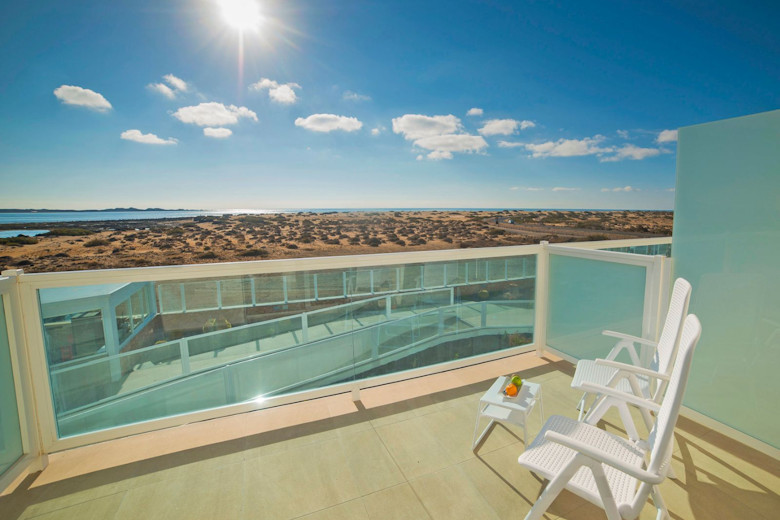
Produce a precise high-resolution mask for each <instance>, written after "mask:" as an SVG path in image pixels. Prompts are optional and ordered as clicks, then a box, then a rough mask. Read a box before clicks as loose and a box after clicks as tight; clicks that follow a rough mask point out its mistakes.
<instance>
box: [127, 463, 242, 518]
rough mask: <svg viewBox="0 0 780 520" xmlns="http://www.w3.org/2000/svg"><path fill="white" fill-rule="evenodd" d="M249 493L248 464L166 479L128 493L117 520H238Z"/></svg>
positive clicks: (238, 464)
mask: <svg viewBox="0 0 780 520" xmlns="http://www.w3.org/2000/svg"><path fill="white" fill-rule="evenodd" d="M244 492H245V487H244V463H243V462H240V463H237V464H232V465H230V466H222V467H220V468H216V469H213V470H212V471H207V472H200V471H195V472H193V473H192V474H190V475H187V476H186V477H181V478H176V479H171V480H162V481H160V482H155V483H152V484H148V485H145V486H141V487H136V488H133V489H131V490H129V491H127V492H126V495H125V498H124V500H123V501H122V505H121V506H120V507H119V510H118V511H117V513H116V516H115V517H114V518H115V520H135V519H138V518H143V519H144V520H154V519H161V520H178V519H182V520H196V519H204V520H206V519H213V518H238V517H239V515H240V513H241V505H242V502H243V496H244Z"/></svg>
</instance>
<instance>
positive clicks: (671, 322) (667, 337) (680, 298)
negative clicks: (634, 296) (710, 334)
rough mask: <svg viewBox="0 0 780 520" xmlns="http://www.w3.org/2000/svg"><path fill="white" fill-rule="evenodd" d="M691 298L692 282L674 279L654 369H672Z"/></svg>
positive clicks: (662, 371) (660, 370)
mask: <svg viewBox="0 0 780 520" xmlns="http://www.w3.org/2000/svg"><path fill="white" fill-rule="evenodd" d="M690 300H691V284H689V283H688V281H687V280H685V279H684V278H678V279H677V280H675V281H674V289H672V298H671V300H670V301H669V310H668V311H667V313H666V320H665V321H664V328H663V330H662V331H661V337H660V338H659V340H658V348H657V349H656V353H655V356H654V358H653V367H652V368H653V369H654V370H657V371H658V372H661V373H662V374H668V373H669V371H670V370H671V369H672V363H673V362H674V358H675V355H676V354H677V347H678V345H679V344H680V333H681V331H682V324H683V320H684V319H685V316H686V315H687V314H688V304H689V303H690Z"/></svg>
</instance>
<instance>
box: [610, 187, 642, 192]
mask: <svg viewBox="0 0 780 520" xmlns="http://www.w3.org/2000/svg"><path fill="white" fill-rule="evenodd" d="M601 191H604V192H607V191H624V192H630V191H641V190H640V189H639V188H634V187H633V186H623V187H622V188H620V187H618V188H601Z"/></svg>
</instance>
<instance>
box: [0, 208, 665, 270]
mask: <svg viewBox="0 0 780 520" xmlns="http://www.w3.org/2000/svg"><path fill="white" fill-rule="evenodd" d="M5 226H15V227H12V229H20V228H22V226H20V225H19V224H6V225H5ZM25 226H29V227H27V229H30V228H35V229H41V227H42V226H41V223H40V222H34V223H29V224H26V225H25ZM44 227H49V228H50V229H52V230H55V229H56V230H58V231H57V233H56V234H55V235H50V234H47V235H38V236H36V237H33V238H32V239H30V240H29V241H28V242H30V243H26V244H12V243H11V244H9V243H7V242H6V243H1V242H0V269H8V268H22V269H24V270H25V271H26V272H51V271H72V270H84V269H112V268H121V267H141V266H158V265H182V264H197V263H206V262H236V261H248V260H262V259H280V258H281V259H283V258H301V257H315V256H334V255H350V254H370V253H391V252H400V251H425V250H437V249H457V248H471V247H496V246H507V245H522V244H534V243H538V242H539V241H540V240H547V241H550V242H553V243H556V242H558V243H560V242H571V241H585V240H614V239H625V238H644V237H662V236H671V230H672V212H663V211H652V210H647V211H623V210H621V211H611V210H605V211H601V210H598V211H597V210H581V211H562V210H536V211H523V210H501V211H491V210H455V211H440V210H403V211H402V210H396V211H365V212H364V211H341V212H322V213H315V212H310V211H307V212H296V213H266V214H240V215H230V216H196V217H189V218H176V217H173V218H159V219H135V220H102V221H71V222H53V223H51V225H47V226H44ZM6 229H7V227H6ZM33 242H34V243H33Z"/></svg>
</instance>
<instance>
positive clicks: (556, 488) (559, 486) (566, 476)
mask: <svg viewBox="0 0 780 520" xmlns="http://www.w3.org/2000/svg"><path fill="white" fill-rule="evenodd" d="M579 459H580V457H574V458H573V459H572V460H571V461H570V462H569V463H568V464H567V465H566V466H565V467H564V468H563V470H561V472H560V473H558V474H557V475H556V476H555V477H553V479H552V480H550V481H549V482H548V483H547V487H545V488H544V491H542V494H541V495H539V498H538V499H537V500H536V503H535V504H534V506H533V507H532V508H531V510H530V511H528V514H527V515H525V520H539V519H540V518H541V517H542V515H544V513H546V512H547V509H548V508H549V507H550V505H552V503H553V501H554V500H555V499H556V498H557V497H558V495H560V494H561V491H563V488H565V487H566V484H567V483H568V482H569V480H571V478H572V477H573V476H574V474H575V473H576V472H577V470H578V469H579V468H580V466H582V461H581V460H579Z"/></svg>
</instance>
